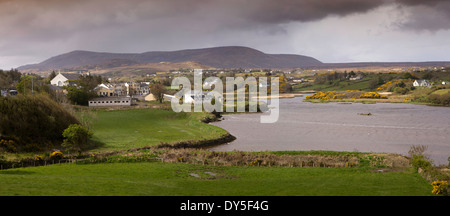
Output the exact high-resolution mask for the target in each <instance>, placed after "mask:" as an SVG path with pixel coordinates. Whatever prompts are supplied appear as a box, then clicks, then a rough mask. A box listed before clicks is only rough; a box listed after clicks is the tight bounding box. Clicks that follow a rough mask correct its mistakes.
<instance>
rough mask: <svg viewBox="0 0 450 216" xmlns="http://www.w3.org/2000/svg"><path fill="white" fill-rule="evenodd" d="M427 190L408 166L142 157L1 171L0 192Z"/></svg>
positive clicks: (240, 193) (210, 193)
mask: <svg viewBox="0 0 450 216" xmlns="http://www.w3.org/2000/svg"><path fill="white" fill-rule="evenodd" d="M208 173H209V174H208ZM195 175H198V177H196V176H195ZM431 190H432V188H431V186H430V185H429V184H428V183H427V182H426V181H425V180H424V179H423V178H421V177H420V176H419V175H418V174H417V173H413V172H412V171H410V170H406V171H396V172H383V173H380V172H374V171H370V170H369V169H366V168H299V167H294V168H289V167H245V166H212V165H206V166H205V165H192V164H184V163H161V162H145V163H106V164H88V165H77V164H56V165H51V166H46V167H32V168H31V167H30V168H21V169H10V170H2V171H0V195H2V196H36V195H38V196H67V195H68V196H81V195H82V196H98V195H102V196H111V195H113V196H118V195H120V196H204V195H205V196H222V195H230V196H247V195H251V196H329V195H331V196H360V195H364V196H427V195H432V194H431Z"/></svg>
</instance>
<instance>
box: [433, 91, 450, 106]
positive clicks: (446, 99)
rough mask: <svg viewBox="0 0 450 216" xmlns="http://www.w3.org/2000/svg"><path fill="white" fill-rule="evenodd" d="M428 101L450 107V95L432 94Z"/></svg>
mask: <svg viewBox="0 0 450 216" xmlns="http://www.w3.org/2000/svg"><path fill="white" fill-rule="evenodd" d="M428 101H429V102H430V103H432V104H436V105H442V106H450V93H446V94H442V95H439V94H430V95H429V96H428Z"/></svg>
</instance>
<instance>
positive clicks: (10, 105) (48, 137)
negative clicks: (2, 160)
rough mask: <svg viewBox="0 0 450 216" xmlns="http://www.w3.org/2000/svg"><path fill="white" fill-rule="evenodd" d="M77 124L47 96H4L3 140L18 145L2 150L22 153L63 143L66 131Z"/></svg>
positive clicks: (1, 104)
mask: <svg viewBox="0 0 450 216" xmlns="http://www.w3.org/2000/svg"><path fill="white" fill-rule="evenodd" d="M77 123H79V122H78V120H77V119H76V117H74V116H73V115H72V114H71V113H70V112H68V111H67V110H65V109H64V108H63V107H62V106H61V105H60V104H58V103H56V102H55V101H53V100H51V99H50V98H49V97H47V96H45V95H28V96H24V95H18V96H14V97H0V139H3V140H4V141H3V143H7V144H11V143H14V146H7V149H1V150H4V151H15V152H21V151H36V150H43V149H45V148H49V147H53V145H54V144H60V143H61V142H62V141H63V136H62V133H63V131H64V129H66V128H67V127H68V126H69V125H70V124H77ZM10 140H12V141H13V142H9V141H10ZM7 141H8V142H7ZM2 147H3V148H5V146H0V148H2Z"/></svg>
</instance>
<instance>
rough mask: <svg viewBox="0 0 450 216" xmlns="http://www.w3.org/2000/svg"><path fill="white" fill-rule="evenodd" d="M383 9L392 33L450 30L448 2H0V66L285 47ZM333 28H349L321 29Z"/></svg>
mask: <svg viewBox="0 0 450 216" xmlns="http://www.w3.org/2000/svg"><path fill="white" fill-rule="evenodd" d="M386 5H397V6H398V8H399V10H401V11H403V12H404V13H405V14H406V16H404V17H405V19H404V20H401V21H399V22H398V23H397V25H396V26H398V27H399V28H398V30H399V31H404V30H411V29H412V30H423V29H426V30H431V31H436V30H442V29H444V30H446V29H450V15H449V12H448V11H450V3H449V1H448V0H445V1H444V0H427V1H419V0H127V1H123V0H77V1H73V0H0V35H1V37H0V64H2V63H5V62H12V61H13V60H5V59H27V60H29V59H33V58H35V59H39V60H44V59H46V58H48V57H51V56H54V55H57V54H60V53H63V52H68V51H72V50H74V49H88V50H94V51H108V52H110V51H112V52H143V51H151V50H176V49H184V48H201V47H207V46H218V45H249V46H254V48H257V49H258V48H259V47H260V46H263V47H269V46H268V45H267V44H269V43H273V44H272V45H270V47H289V45H288V44H286V42H285V43H283V42H282V40H283V39H286V38H288V37H290V36H288V34H290V33H292V32H293V31H296V29H292V28H293V27H292V25H291V24H292V23H313V22H315V21H321V20H326V19H327V18H330V17H334V18H336V17H337V18H345V17H351V16H353V15H358V14H368V13H371V12H372V11H374V10H377V9H378V8H382V7H383V6H386ZM379 16H380V17H381V16H383V15H379ZM372 19H373V18H372ZM369 22H370V21H369ZM339 25H342V26H343V25H351V24H349V23H342V24H341V23H339V24H338V25H334V26H326V28H327V29H328V28H329V29H336V28H339V27H340V26H339ZM289 28H291V29H289ZM322 28H324V27H323V26H322ZM314 40H315V39H314V38H311V39H309V41H310V43H317V44H320V43H322V41H314ZM277 41H280V42H277ZM274 42H276V43H274ZM266 51H267V52H270V51H271V49H268V50H266ZM24 56H26V58H25V57H24ZM17 61H19V60H17ZM25 63H30V62H25ZM11 64H12V63H11ZM0 68H1V65H0Z"/></svg>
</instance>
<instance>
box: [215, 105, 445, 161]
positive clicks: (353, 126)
mask: <svg viewBox="0 0 450 216" xmlns="http://www.w3.org/2000/svg"><path fill="white" fill-rule="evenodd" d="M303 99H304V98H303V97H296V98H290V99H280V116H279V120H278V122H276V123H271V124H263V123H260V116H261V115H266V114H259V113H250V114H241V113H240V114H227V115H224V120H223V121H220V122H215V123H213V124H214V125H217V126H219V127H222V128H224V129H225V130H227V131H228V132H230V133H231V134H232V135H234V136H236V138H237V139H236V140H235V141H233V142H231V143H228V144H224V145H220V146H216V147H213V148H211V150H216V151H233V150H239V151H266V150H267V151H281V150H333V151H351V152H354V151H356V152H389V153H399V154H403V155H407V154H408V150H409V149H410V147H411V145H426V146H428V150H427V152H426V154H427V155H428V156H429V157H430V158H431V159H432V160H433V161H434V163H435V164H447V163H448V161H447V158H448V157H449V156H450V108H448V107H434V106H424V105H413V104H402V103H377V104H361V103H353V104H339V103H309V102H303V101H302V100H303ZM359 113H371V114H372V115H370V116H368V115H359Z"/></svg>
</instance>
